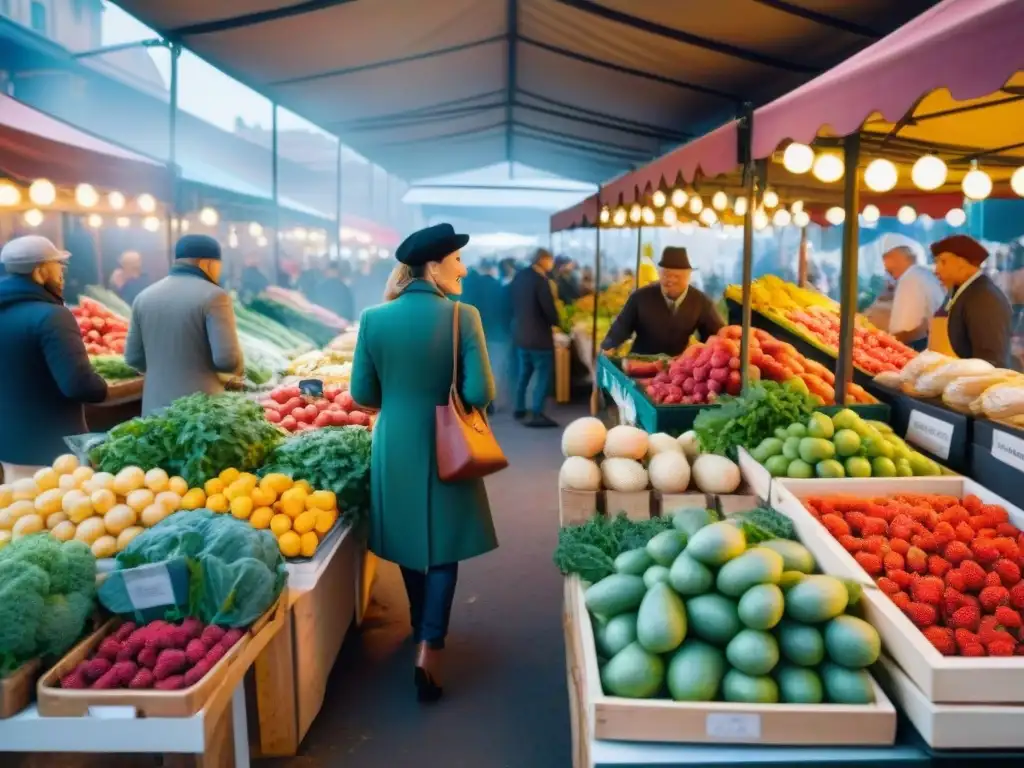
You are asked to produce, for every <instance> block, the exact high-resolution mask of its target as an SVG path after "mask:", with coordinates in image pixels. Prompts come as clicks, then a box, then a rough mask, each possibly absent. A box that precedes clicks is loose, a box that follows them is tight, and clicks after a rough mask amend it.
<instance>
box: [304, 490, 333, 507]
mask: <svg viewBox="0 0 1024 768" xmlns="http://www.w3.org/2000/svg"><path fill="white" fill-rule="evenodd" d="M337 506H338V499H337V498H336V497H335V495H334V491H313V492H312V493H311V494H309V497H308V498H307V499H306V509H323V510H328V509H334V508H335V507H337Z"/></svg>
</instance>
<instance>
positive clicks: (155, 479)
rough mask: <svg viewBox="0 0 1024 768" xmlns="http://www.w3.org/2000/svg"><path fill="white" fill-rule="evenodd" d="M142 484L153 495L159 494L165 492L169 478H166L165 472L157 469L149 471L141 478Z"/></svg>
mask: <svg viewBox="0 0 1024 768" xmlns="http://www.w3.org/2000/svg"><path fill="white" fill-rule="evenodd" d="M143 482H144V483H145V484H146V487H147V488H149V490H151V491H152V492H153V493H160V491H166V490H167V486H168V484H169V483H170V478H169V477H168V476H167V473H166V472H164V471H163V470H162V469H160V468H159V467H158V468H156V469H151V470H149V472H147V473H146V474H145V475H144V476H143Z"/></svg>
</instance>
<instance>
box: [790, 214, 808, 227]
mask: <svg viewBox="0 0 1024 768" xmlns="http://www.w3.org/2000/svg"><path fill="white" fill-rule="evenodd" d="M793 223H794V224H796V225H797V226H798V227H800V228H801V229H803V228H804V227H806V226H807V225H808V224H810V223H811V216H810V214H809V213H807V211H797V212H796V213H794V214H793Z"/></svg>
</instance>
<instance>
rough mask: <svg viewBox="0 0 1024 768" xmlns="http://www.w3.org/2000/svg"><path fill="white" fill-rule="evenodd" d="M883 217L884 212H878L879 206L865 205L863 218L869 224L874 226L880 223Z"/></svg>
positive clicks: (862, 213)
mask: <svg viewBox="0 0 1024 768" xmlns="http://www.w3.org/2000/svg"><path fill="white" fill-rule="evenodd" d="M881 216H882V212H881V211H880V210H878V206H877V205H871V204H870V203H868V204H867V205H865V206H864V210H863V211H862V212H861V217H862V218H863V219H864V221H866V222H867V223H868V224H874V223H875V222H876V221H878V220H879V219H880V218H881Z"/></svg>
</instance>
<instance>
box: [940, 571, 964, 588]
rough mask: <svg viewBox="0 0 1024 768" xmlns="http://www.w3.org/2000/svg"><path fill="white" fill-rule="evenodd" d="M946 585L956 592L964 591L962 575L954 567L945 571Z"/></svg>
mask: <svg viewBox="0 0 1024 768" xmlns="http://www.w3.org/2000/svg"><path fill="white" fill-rule="evenodd" d="M945 578H946V586H947V587H949V588H950V589H955V590H956V591H957V592H963V591H964V575H963V574H962V573H960V571H959V570H958V569H956V568H953V569H951V570H949V571H946V577H945Z"/></svg>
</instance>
